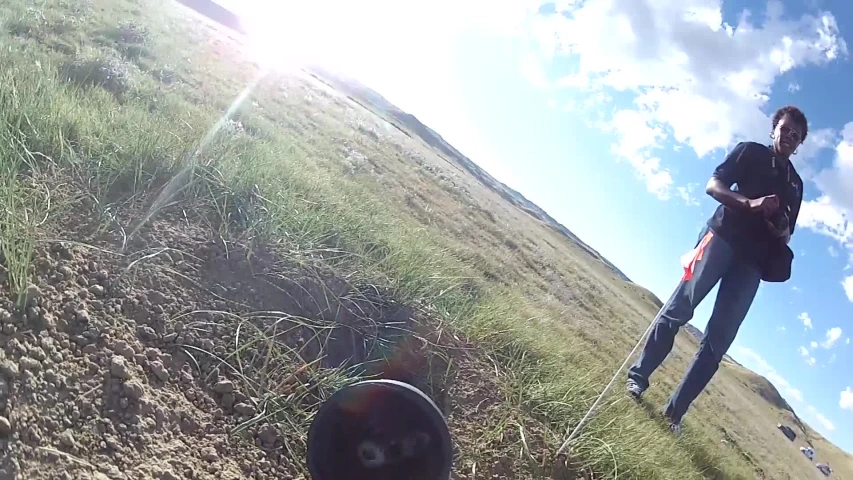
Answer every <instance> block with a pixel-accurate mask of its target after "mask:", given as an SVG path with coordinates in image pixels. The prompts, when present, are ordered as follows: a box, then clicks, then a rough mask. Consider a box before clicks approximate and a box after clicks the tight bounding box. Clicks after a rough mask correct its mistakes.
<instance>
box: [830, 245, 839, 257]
mask: <svg viewBox="0 0 853 480" xmlns="http://www.w3.org/2000/svg"><path fill="white" fill-rule="evenodd" d="M828 250H829V256H830V257H832V258H838V249H837V248H835V246H834V245H830V246H829V248H828Z"/></svg>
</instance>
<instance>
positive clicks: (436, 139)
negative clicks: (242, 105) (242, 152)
mask: <svg viewBox="0 0 853 480" xmlns="http://www.w3.org/2000/svg"><path fill="white" fill-rule="evenodd" d="M177 1H178V2H179V3H182V4H184V5H186V6H187V7H190V8H192V9H194V10H196V11H197V12H199V13H201V14H203V15H205V16H207V17H209V18H210V19H211V20H214V21H216V22H218V23H220V24H222V25H224V26H226V27H228V28H230V29H232V30H234V31H236V32H239V33H245V30H244V28H243V26H242V25H241V23H240V19H239V17H238V16H237V15H236V14H234V13H233V12H231V11H230V10H228V9H227V8H226V6H228V5H230V3H233V2H227V1H224V0H218V3H217V1H213V0H177ZM305 71H306V73H308V74H310V75H311V76H313V77H314V78H316V79H317V80H319V81H321V82H323V83H325V84H326V85H328V86H330V87H332V88H334V89H335V90H338V91H339V92H340V93H342V94H344V95H346V96H348V97H349V98H350V99H352V100H353V101H355V102H357V103H359V104H360V105H362V106H364V107H365V108H367V109H368V110H370V111H372V112H374V113H376V114H377V115H380V116H381V117H383V118H385V119H386V120H387V121H389V122H390V123H391V124H392V125H394V126H396V127H397V128H398V129H399V130H400V131H401V132H403V133H404V134H406V135H409V136H410V137H411V136H412V135H415V136H417V137H419V138H420V139H421V140H423V141H424V142H425V143H426V144H427V145H430V146H431V147H433V148H435V149H436V150H438V151H439V152H440V153H442V154H443V155H444V156H445V157H446V158H447V159H448V160H451V161H453V162H455V163H457V164H458V165H459V166H460V167H462V168H464V169H465V170H467V171H468V172H469V173H470V174H471V175H473V176H474V178H476V179H477V180H479V181H480V182H481V183H482V184H483V185H484V186H486V187H487V188H489V189H491V190H493V191H495V192H496V193H498V194H499V195H500V196H501V197H503V198H504V199H505V200H507V201H508V202H510V203H511V204H513V205H515V206H516V207H518V208H519V209H521V210H523V211H524V212H526V213H527V214H529V215H531V216H533V217H535V218H537V219H539V220H540V221H542V222H544V223H545V224H546V225H548V226H549V227H550V228H551V229H553V230H554V231H556V232H557V233H559V234H561V235H563V236H565V237H566V238H568V239H569V240H570V241H572V242H574V243H575V244H577V245H578V246H580V247H581V248H583V249H584V250H585V251H586V252H587V253H589V255H591V256H592V257H593V258H595V259H597V260H599V261H600V262H602V263H603V264H604V265H606V266H607V267H608V268H609V269H610V270H612V271H613V273H614V274H615V275H616V276H617V277H619V278H620V279H622V280H624V281H626V282H629V283H633V282H632V281H631V279H630V278H628V276H627V275H625V274H624V273H622V271H621V270H619V269H618V268H617V267H616V265H613V264H612V263H610V261H609V260H607V259H606V258H604V257H603V256H602V255H601V254H600V253H598V252H597V251H596V250H595V249H594V248H592V247H590V246H589V245H587V244H586V243H584V242H583V241H582V240H581V239H580V238H578V237H577V235H575V234H574V233H572V231H571V230H569V229H568V228H566V227H565V226H564V225H563V224H561V223H560V222H558V221H557V220H555V219H554V218H553V217H551V215H549V214H548V213H547V212H546V211H545V210H543V209H541V208H540V207H539V206H538V205H536V204H535V203H533V202H531V201H530V200H528V199H527V198H525V197H524V195H522V194H521V193H519V192H517V191H515V190H513V189H512V188H510V187H508V186H506V185H505V184H503V183H502V182H499V181H498V180H497V179H495V178H494V177H492V176H491V175H489V173H488V172H486V171H485V170H483V169H482V168H480V167H479V166H478V165H477V164H476V163H474V162H473V161H472V160H471V159H470V158H468V157H466V156H465V155H464V154H462V152H460V151H459V150H457V149H456V148H455V147H454V146H453V145H450V144H449V143H448V142H447V141H445V140H444V138H442V136H441V135H439V134H438V133H437V132H436V131H435V130H433V129H431V128H429V127H428V126H426V125H424V124H423V123H422V122H421V121H420V120H418V119H417V117H415V116H414V115H412V114H410V113H406V112H404V111H403V110H400V109H399V108H397V106H395V105H394V104H392V103H391V102H389V101H388V100H387V99H385V97H383V96H382V95H380V94H379V93H378V92H376V91H374V90H373V89H371V88H369V87H367V86H366V85H364V84H362V83H361V82H359V81H358V80H356V79H354V78H350V77H347V76H345V75H343V74H341V73H339V72H332V71H331V70H329V69H327V68H324V67H320V66H311V67H308V68H305Z"/></svg>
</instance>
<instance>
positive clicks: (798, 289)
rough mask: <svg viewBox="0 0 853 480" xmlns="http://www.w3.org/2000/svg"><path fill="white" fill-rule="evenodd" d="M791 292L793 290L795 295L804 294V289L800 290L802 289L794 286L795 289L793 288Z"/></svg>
mask: <svg viewBox="0 0 853 480" xmlns="http://www.w3.org/2000/svg"><path fill="white" fill-rule="evenodd" d="M791 290H793V291H794V293H803V289H802V288H800V287H798V286H796V285H794V286H793V287H791Z"/></svg>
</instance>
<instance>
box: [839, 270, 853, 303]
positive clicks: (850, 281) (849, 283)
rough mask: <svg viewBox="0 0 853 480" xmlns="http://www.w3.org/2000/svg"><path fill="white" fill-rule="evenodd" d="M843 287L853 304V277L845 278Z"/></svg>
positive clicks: (842, 283)
mask: <svg viewBox="0 0 853 480" xmlns="http://www.w3.org/2000/svg"><path fill="white" fill-rule="evenodd" d="M841 286H842V287H844V293H846V294H847V299H848V300H850V301H851V302H853V276H849V277H845V278H844V280H842V281H841Z"/></svg>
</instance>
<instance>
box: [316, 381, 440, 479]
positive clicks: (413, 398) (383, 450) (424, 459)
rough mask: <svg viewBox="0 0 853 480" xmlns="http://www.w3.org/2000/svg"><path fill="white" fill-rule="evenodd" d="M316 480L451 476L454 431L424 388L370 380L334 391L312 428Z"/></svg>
mask: <svg viewBox="0 0 853 480" xmlns="http://www.w3.org/2000/svg"><path fill="white" fill-rule="evenodd" d="M307 456H308V471H309V472H310V473H311V478H312V480H344V479H345V480H448V479H449V478H450V470H451V468H452V466H453V445H452V442H451V439H450V431H449V430H448V428H447V423H446V422H445V420H444V416H442V414H441V411H440V410H439V409H438V407H437V406H436V405H435V403H433V402H432V400H430V399H429V397H427V396H426V395H424V394H423V393H422V392H421V391H420V390H418V389H416V388H415V387H413V386H411V385H408V384H406V383H402V382H398V381H396V380H368V381H364V382H359V383H356V384H354V385H350V386H348V387H346V388H343V389H341V390H339V391H337V392H335V393H334V394H333V395H332V396H331V397H330V398H329V399H328V400H327V401H326V402H325V403H323V405H322V406H321V407H320V410H319V411H318V412H317V415H316V416H315V417H314V420H313V422H312V423H311V428H310V429H309V430H308V452H307Z"/></svg>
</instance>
